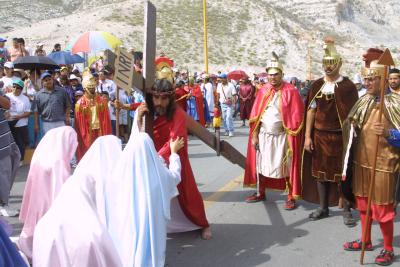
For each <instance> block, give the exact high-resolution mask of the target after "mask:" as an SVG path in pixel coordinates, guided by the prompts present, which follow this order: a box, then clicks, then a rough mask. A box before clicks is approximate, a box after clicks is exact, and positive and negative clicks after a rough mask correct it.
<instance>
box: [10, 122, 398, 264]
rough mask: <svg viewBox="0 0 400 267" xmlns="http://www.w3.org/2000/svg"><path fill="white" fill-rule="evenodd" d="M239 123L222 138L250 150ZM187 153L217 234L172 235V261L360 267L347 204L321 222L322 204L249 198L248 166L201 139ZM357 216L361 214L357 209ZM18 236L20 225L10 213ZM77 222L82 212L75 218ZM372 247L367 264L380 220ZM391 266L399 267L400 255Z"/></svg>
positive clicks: (18, 192)
mask: <svg viewBox="0 0 400 267" xmlns="http://www.w3.org/2000/svg"><path fill="white" fill-rule="evenodd" d="M240 124H241V122H239V121H235V127H236V129H235V130H236V132H235V136H234V137H230V138H229V137H223V138H224V139H225V140H228V142H230V143H231V144H232V145H233V146H235V147H236V148H237V149H238V150H239V151H241V152H242V153H244V154H245V151H246V146H247V136H248V127H240ZM189 139H190V141H189V154H190V161H191V164H192V168H193V172H194V175H195V178H196V181H197V185H198V187H199V190H200V191H201V193H202V195H203V199H204V201H205V206H206V213H207V217H208V220H209V222H210V224H211V227H212V231H213V238H212V239H211V240H208V241H205V240H202V239H201V238H200V233H199V232H198V231H193V232H187V233H180V234H173V235H169V236H168V241H167V257H166V266H174V267H175V266H190V267H196V266H288V267H293V266H307V267H311V266H359V257H360V253H359V252H346V251H343V249H342V245H343V243H344V242H345V241H352V240H355V239H358V238H359V237H360V235H361V226H360V224H359V223H358V225H357V226H356V227H353V228H348V227H346V226H345V225H344V224H343V219H342V216H341V210H340V209H338V208H332V209H331V215H330V216H329V217H328V218H326V219H323V220H320V221H310V220H309V219H308V215H309V213H310V212H312V211H313V210H314V209H316V208H317V206H316V205H313V204H310V203H307V202H304V201H301V200H300V201H298V204H299V206H298V208H297V209H295V210H293V211H286V210H284V209H283V205H284V202H285V199H286V198H285V193H280V192H272V191H267V200H266V201H265V202H259V203H252V204H247V203H245V202H244V199H245V197H246V196H248V195H249V194H251V193H252V192H254V191H253V190H252V189H247V188H243V186H242V176H243V172H244V171H243V169H241V168H240V167H239V166H236V165H233V164H231V163H230V162H229V161H227V160H225V159H224V158H222V157H217V156H216V153H215V152H214V151H213V150H212V149H210V148H208V147H207V146H206V145H204V144H203V143H202V142H201V141H199V140H198V139H197V138H195V137H192V136H191V137H189ZM28 168H29V166H23V167H21V168H20V170H19V173H18V176H17V179H16V182H15V184H14V187H13V189H12V195H11V201H10V205H11V206H13V207H15V208H19V207H20V205H21V200H22V194H23V189H24V184H25V180H26V176H27V172H28ZM353 214H354V215H355V216H356V217H357V218H358V214H357V213H356V212H353ZM7 220H8V221H9V222H10V223H11V224H12V225H13V227H14V233H13V235H14V236H18V234H19V232H20V231H21V227H22V225H21V224H20V223H19V222H18V219H17V218H7ZM77 220H79V218H77ZM399 226H400V223H399V216H397V217H396V222H395V237H394V245H395V253H397V254H400V249H399V244H400V236H399V234H398V233H399V231H398V229H399ZM372 242H373V245H374V248H375V249H374V251H371V252H368V251H367V252H366V253H365V264H366V265H367V266H371V265H374V259H375V256H376V255H377V254H378V253H379V251H380V250H381V248H382V247H383V240H382V237H381V233H380V229H379V225H377V224H376V223H374V224H373V228H372ZM392 266H400V258H399V257H397V258H396V262H395V263H394V264H393V265H392Z"/></svg>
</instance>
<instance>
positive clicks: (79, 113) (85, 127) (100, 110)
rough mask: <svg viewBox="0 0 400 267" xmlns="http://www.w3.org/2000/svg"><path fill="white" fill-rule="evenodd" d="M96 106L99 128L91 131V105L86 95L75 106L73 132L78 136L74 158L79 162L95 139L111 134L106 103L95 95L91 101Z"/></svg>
mask: <svg viewBox="0 0 400 267" xmlns="http://www.w3.org/2000/svg"><path fill="white" fill-rule="evenodd" d="M93 101H94V104H95V105H96V112H97V117H98V119H99V124H100V128H99V129H96V130H92V129H91V128H90V122H91V119H92V110H91V107H92V105H93V104H91V103H90V100H89V99H88V98H87V96H86V95H84V96H82V97H81V98H80V99H79V100H78V102H77V103H76V105H75V130H76V132H77V134H78V148H77V150H76V156H77V158H78V160H80V159H81V158H82V157H83V155H85V153H86V151H88V149H89V147H90V146H91V145H92V143H93V142H94V141H95V140H96V138H97V137H99V136H103V135H109V134H112V128H111V120H110V113H109V111H108V101H107V100H106V99H104V98H103V97H101V96H98V95H96V96H95V97H94V99H93Z"/></svg>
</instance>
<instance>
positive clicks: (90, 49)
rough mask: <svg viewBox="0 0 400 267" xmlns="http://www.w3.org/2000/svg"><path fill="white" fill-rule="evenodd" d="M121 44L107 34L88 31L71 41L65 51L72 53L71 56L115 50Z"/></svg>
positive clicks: (118, 40)
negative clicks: (80, 53) (79, 53)
mask: <svg viewBox="0 0 400 267" xmlns="http://www.w3.org/2000/svg"><path fill="white" fill-rule="evenodd" d="M121 44H122V42H121V40H120V39H118V38H117V37H115V36H114V35H112V34H110V33H108V32H102V31H89V32H85V33H84V34H82V35H81V36H79V37H78V38H76V39H75V40H74V41H72V42H71V43H70V44H69V45H68V46H67V49H66V50H70V51H72V53H73V54H76V53H78V52H84V53H95V52H97V51H100V50H106V49H110V50H115V49H116V48H117V47H118V46H119V45H121Z"/></svg>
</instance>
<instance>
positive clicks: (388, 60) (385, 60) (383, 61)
mask: <svg viewBox="0 0 400 267" xmlns="http://www.w3.org/2000/svg"><path fill="white" fill-rule="evenodd" d="M378 64H380V65H384V66H385V70H384V75H383V76H381V84H380V87H381V88H380V89H381V92H380V100H379V101H380V102H379V111H378V112H379V113H378V117H379V119H378V120H379V123H381V122H382V115H383V108H384V102H385V99H384V97H385V88H386V80H387V76H388V68H389V66H392V65H394V62H393V58H392V55H391V54H390V51H389V49H386V50H385V52H384V53H383V54H382V56H381V57H380V58H379V60H378ZM379 139H380V137H379V135H377V136H376V138H375V145H374V153H373V155H374V157H373V162H372V170H371V171H372V173H371V174H372V175H371V180H370V182H369V189H368V205H367V216H366V219H365V220H366V222H365V223H366V224H365V225H366V226H365V229H364V233H363V236H364V240H363V238H361V239H362V240H361V242H362V245H361V256H360V264H361V265H364V254H365V245H366V244H365V237H366V236H367V233H368V226H367V225H368V224H369V220H370V219H371V218H370V217H371V200H372V194H373V190H374V184H375V173H376V160H377V157H378V149H379Z"/></svg>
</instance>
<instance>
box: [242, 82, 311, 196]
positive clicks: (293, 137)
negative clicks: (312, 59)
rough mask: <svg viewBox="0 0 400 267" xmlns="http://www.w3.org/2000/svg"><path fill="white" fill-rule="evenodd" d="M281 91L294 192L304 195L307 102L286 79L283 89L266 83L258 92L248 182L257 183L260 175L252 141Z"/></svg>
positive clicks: (252, 119)
mask: <svg viewBox="0 0 400 267" xmlns="http://www.w3.org/2000/svg"><path fill="white" fill-rule="evenodd" d="M277 92H278V93H281V94H282V95H281V103H280V107H281V114H282V120H283V127H284V129H285V132H286V133H287V135H288V140H289V148H290V150H291V154H292V164H291V169H290V177H289V182H290V185H291V187H292V195H293V196H294V197H299V196H300V195H301V179H300V166H301V130H302V128H303V118H304V103H303V100H302V99H301V96H300V94H299V92H298V91H297V89H296V88H295V87H293V85H291V84H289V83H286V82H284V83H283V85H282V89H281V90H280V91H276V89H275V88H274V87H273V86H272V85H271V84H266V85H265V86H263V87H262V88H260V90H259V91H258V92H257V96H256V99H255V101H254V105H253V108H252V110H251V114H250V120H249V122H250V134H249V141H248V145H247V158H246V169H245V172H244V182H243V185H244V186H255V185H256V184H257V176H256V150H255V149H254V146H253V145H252V144H251V137H252V134H253V131H254V129H255V128H256V126H258V125H259V124H260V122H261V116H262V115H263V113H264V111H265V109H266V108H267V106H268V104H269V102H270V101H271V100H272V98H273V96H274V95H275V93H277Z"/></svg>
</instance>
